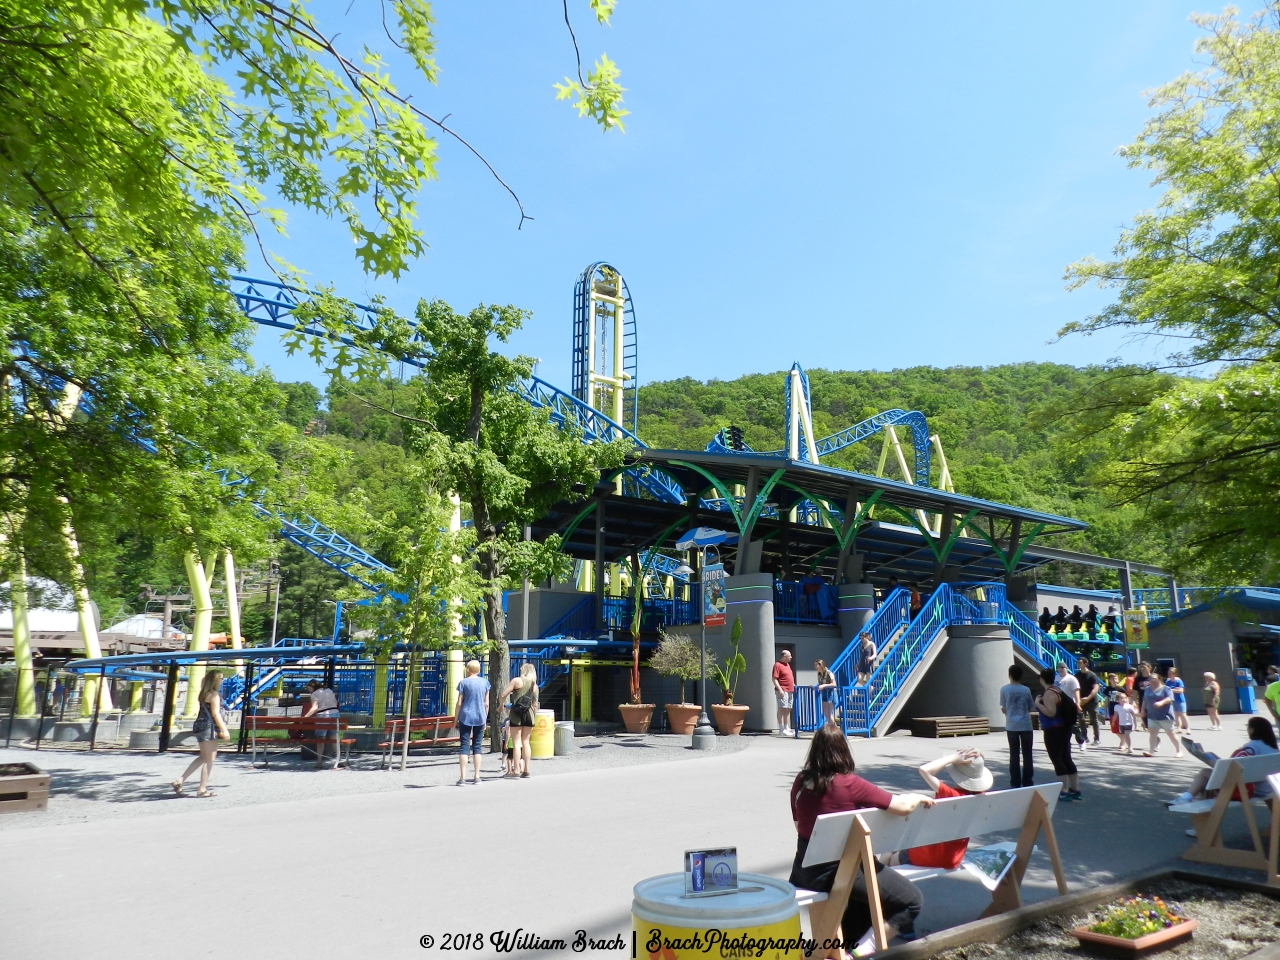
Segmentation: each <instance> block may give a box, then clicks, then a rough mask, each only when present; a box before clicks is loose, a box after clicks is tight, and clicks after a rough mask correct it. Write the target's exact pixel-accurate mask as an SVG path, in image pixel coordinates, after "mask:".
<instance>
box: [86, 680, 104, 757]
mask: <svg viewBox="0 0 1280 960" xmlns="http://www.w3.org/2000/svg"><path fill="white" fill-rule="evenodd" d="M106 682H107V665H106V663H103V664H102V669H101V670H99V671H98V689H97V690H95V691H94V693H93V722H92V723H91V724H89V752H90V753H92V752H93V749H94V747H95V746H96V745H97V742H98V708H99V707H101V706H102V691H103V684H105V683H106Z"/></svg>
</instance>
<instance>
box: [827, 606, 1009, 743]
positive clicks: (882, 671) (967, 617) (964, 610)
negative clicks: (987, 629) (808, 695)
mask: <svg viewBox="0 0 1280 960" xmlns="http://www.w3.org/2000/svg"><path fill="white" fill-rule="evenodd" d="M992 587H993V585H992V584H946V583H944V584H942V585H941V586H940V587H938V589H937V590H935V591H934V592H933V594H932V595H931V596H930V597H929V598H928V600H926V601H925V603H924V604H923V606H922V607H921V609H920V613H919V614H917V616H916V617H915V619H913V620H912V621H911V622H910V624H909V625H908V626H907V628H906V630H905V631H904V632H903V634H902V636H901V637H900V638H899V639H898V640H897V642H896V643H894V644H893V645H892V647H891V648H890V650H889V651H888V652H887V653H886V654H884V655H883V656H881V657H880V658H879V659H878V662H877V663H876V666H875V669H874V670H873V671H872V672H871V676H870V678H869V679H868V680H867V682H866V684H859V683H856V679H857V678H856V676H855V677H854V678H853V679H854V681H855V682H854V683H853V684H852V685H851V686H849V687H847V688H846V689H847V690H848V692H847V694H846V696H845V698H844V700H843V702H842V706H843V708H844V709H843V710H842V711H841V721H842V724H843V727H844V731H845V734H846V735H847V734H850V733H854V734H860V735H863V736H870V735H871V732H872V731H873V730H875V728H876V724H877V723H878V722H879V721H880V718H881V717H883V716H884V714H885V712H886V711H887V710H888V709H889V707H890V705H891V704H892V703H893V701H894V700H895V699H896V698H897V697H898V696H899V695H900V694H901V692H902V689H903V687H904V685H905V684H906V682H907V680H908V679H909V678H910V677H911V675H912V674H913V673H914V672H915V670H916V669H917V668H918V667H919V665H920V663H921V662H922V661H923V660H924V658H925V655H926V654H927V653H928V652H929V650H930V648H931V647H932V646H933V644H934V642H935V641H936V640H937V639H938V637H939V635H941V633H942V631H943V630H944V629H946V628H947V627H949V626H951V625H953V624H966V625H969V624H972V625H986V624H992V625H994V624H1000V623H1003V622H1004V620H1003V619H1002V616H1001V611H1000V602H999V600H998V599H997V598H996V597H995V596H993V595H992V593H991V590H992ZM1001 597H1003V595H1001ZM897 602H900V601H897ZM898 609H899V610H900V608H898ZM884 622H885V623H886V624H891V623H894V618H893V617H892V616H887V617H886V618H885V621H884ZM882 629H883V628H882ZM877 650H879V645H877ZM856 656H857V644H856V642H855V643H853V644H851V645H850V647H849V649H848V650H846V651H845V653H843V654H841V656H840V659H839V660H837V665H838V666H839V667H840V671H841V672H839V673H836V671H835V670H834V669H833V671H832V672H833V673H836V681H837V683H841V686H842V688H843V687H844V683H842V682H841V681H842V674H846V673H848V672H849V670H850V663H849V661H850V660H853V665H854V666H855V667H856V663H857V661H856Z"/></svg>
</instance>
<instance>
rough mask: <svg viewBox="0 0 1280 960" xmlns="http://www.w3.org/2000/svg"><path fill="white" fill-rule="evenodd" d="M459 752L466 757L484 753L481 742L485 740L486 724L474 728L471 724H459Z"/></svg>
mask: <svg viewBox="0 0 1280 960" xmlns="http://www.w3.org/2000/svg"><path fill="white" fill-rule="evenodd" d="M458 734H459V740H458V752H459V753H460V754H462V755H463V756H464V757H465V756H469V755H470V754H473V753H475V754H480V753H484V750H483V749H482V748H481V741H483V740H484V724H483V723H481V724H476V725H475V726H472V725H471V724H469V723H460V724H458Z"/></svg>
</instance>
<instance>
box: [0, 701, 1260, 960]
mask: <svg viewBox="0 0 1280 960" xmlns="http://www.w3.org/2000/svg"><path fill="white" fill-rule="evenodd" d="M1245 719H1246V718H1244V717H1229V718H1225V720H1226V726H1227V730H1226V731H1224V732H1223V733H1210V732H1207V731H1205V730H1203V729H1199V730H1196V731H1195V735H1196V737H1197V738H1198V739H1201V740H1202V741H1203V742H1204V743H1205V745H1206V747H1207V748H1209V749H1212V750H1216V751H1218V752H1219V753H1223V754H1225V753H1227V752H1229V751H1230V750H1231V749H1233V748H1234V747H1236V746H1238V745H1239V744H1240V743H1241V742H1243V740H1244V736H1243V729H1244V721H1245ZM1193 725H1194V726H1196V727H1199V728H1204V727H1205V726H1206V723H1205V720H1204V719H1203V718H1193ZM1103 737H1104V742H1106V743H1114V740H1115V738H1114V737H1111V736H1110V735H1109V734H1106V733H1104V735H1103ZM742 743H743V744H744V745H745V749H741V750H739V751H737V752H732V753H730V752H728V751H721V752H718V753H715V754H712V755H709V756H708V755H704V754H695V753H693V752H692V751H687V750H683V749H680V748H678V747H675V748H672V749H670V750H668V751H667V752H666V753H667V755H666V756H664V757H663V758H661V759H656V760H655V761H654V762H646V763H628V764H625V765H605V764H599V765H595V766H585V765H584V766H583V767H581V768H580V769H576V770H568V769H567V765H566V767H565V768H563V769H564V770H565V772H562V773H559V774H557V775H554V776H546V775H537V776H534V777H532V778H530V779H528V780H516V781H512V780H507V781H502V780H489V781H486V782H483V783H481V784H480V785H478V786H471V785H467V786H464V787H456V786H453V785H452V784H451V780H449V781H448V782H447V783H438V782H426V778H423V777H422V776H411V775H406V774H400V773H399V772H398V771H396V772H393V773H384V772H377V771H368V772H363V771H353V772H350V773H346V772H325V773H303V772H301V771H297V772H290V771H280V772H275V771H272V772H269V773H267V774H253V776H255V777H279V778H281V779H282V780H286V779H287V780H291V781H294V782H298V783H305V784H306V787H307V790H308V793H307V794H306V795H305V796H296V795H295V796H290V797H288V798H285V799H280V798H274V799H273V798H271V797H270V796H268V795H264V796H263V797H262V798H260V801H258V802H246V803H241V804H240V805H233V803H232V797H231V795H232V794H233V792H234V791H235V789H236V780H235V779H234V777H233V776H232V771H233V765H231V764H227V765H226V766H225V767H223V768H222V769H223V770H224V771H225V773H226V775H225V777H224V778H223V779H224V780H225V783H221V782H220V778H219V777H217V776H215V779H214V783H215V785H220V786H221V794H222V795H221V796H220V797H218V798H215V799H213V800H209V801H197V800H194V799H192V800H182V801H170V802H169V803H168V804H167V805H166V804H159V803H156V802H152V800H151V797H153V796H154V795H155V794H156V791H152V790H151V789H150V788H149V787H148V788H147V789H146V790H143V791H142V792H141V793H138V794H136V795H134V796H133V798H132V799H131V797H130V795H128V794H124V795H116V796H114V798H112V797H107V796H104V797H103V798H100V799H98V800H96V801H94V800H87V799H85V797H83V796H81V797H79V799H77V800H76V801H75V802H76V803H78V804H81V805H84V804H88V805H89V806H88V807H87V808H83V809H79V810H78V811H77V813H76V815H75V817H74V818H73V819H74V821H75V822H72V819H68V818H66V817H63V816H61V815H60V814H59V811H58V806H57V804H58V798H57V797H55V798H54V801H53V802H52V803H51V808H52V813H53V816H52V817H51V818H50V819H49V820H48V821H47V822H45V823H40V821H39V817H38V815H23V822H22V823H21V824H17V823H14V824H12V825H10V826H9V828H8V829H5V830H4V831H3V833H2V834H0V867H2V869H0V957H4V958H9V957H64V956H65V957H71V956H87V955H93V956H97V957H102V958H104V960H112V958H115V957H121V958H125V957H127V958H129V960H150V958H152V957H155V958H161V957H164V958H169V957H171V956H173V955H176V954H179V953H180V954H184V955H190V954H195V955H209V956H218V957H221V958H228V957H234V958H236V960H251V958H259V957H262V958H268V957H270V958H277V957H294V956H299V957H301V956H307V957H314V958H329V957H333V958H342V960H360V958H366V957H369V958H373V957H377V958H379V960H383V958H398V957H430V956H433V955H436V954H438V953H439V952H440V946H441V944H442V942H443V937H444V935H445V934H449V933H467V932H472V933H476V932H479V933H483V934H485V938H486V946H485V947H484V948H483V949H481V950H469V951H467V952H468V953H469V954H470V955H471V956H477V957H487V956H494V955H495V953H496V951H494V950H493V949H492V948H491V947H490V946H489V945H488V938H489V935H490V934H491V933H493V932H495V931H501V930H508V931H514V930H516V929H517V928H522V929H523V930H525V931H531V932H534V933H536V934H537V935H538V936H540V937H563V938H565V940H566V941H569V942H571V941H572V940H573V938H574V935H575V932H576V931H578V930H585V931H586V932H587V935H588V936H589V937H594V938H608V937H612V936H614V935H615V934H624V935H625V934H629V931H630V918H629V909H630V900H631V888H632V886H633V885H634V884H635V883H636V882H637V881H639V880H641V879H643V878H645V877H649V876H652V875H655V874H659V873H668V872H675V871H678V870H679V869H680V867H681V859H682V852H683V851H684V850H685V849H687V848H696V847H706V846H722V845H735V846H737V847H738V853H739V864H740V868H741V869H742V870H744V871H752V872H758V873H766V874H772V875H775V876H780V877H785V876H786V875H787V873H788V871H789V869H790V864H791V859H792V856H793V854H794V850H795V834H794V830H793V828H792V825H791V822H790V812H789V809H788V799H787V798H788V789H789V787H790V784H791V781H792V778H793V777H794V775H795V772H796V770H797V769H798V768H799V766H800V763H801V761H802V759H803V755H804V752H805V750H806V749H807V743H806V742H804V741H800V742H796V741H794V740H786V739H781V738H769V737H753V738H744V739H743V741H742ZM961 745H976V746H979V747H980V748H981V749H982V750H983V751H984V753H985V754H986V755H987V757H988V758H989V762H990V763H991V766H992V767H993V769H994V770H995V771H996V773H997V781H996V786H997V788H999V787H1003V786H1007V777H1006V776H1005V775H1004V771H1005V769H1006V768H1005V760H1006V757H1007V747H1006V745H1005V738H1004V736H1003V735H1002V734H996V735H991V736H987V737H978V738H962V739H960V740H943V741H934V740H917V739H913V738H910V737H888V738H884V739H881V740H875V741H855V742H854V755H855V758H856V761H857V763H858V769H859V772H860V773H861V774H862V775H864V776H866V777H868V779H871V780H872V781H874V782H877V783H880V784H882V785H884V786H886V787H888V788H890V789H894V790H914V789H919V786H920V781H919V777H918V775H917V774H916V772H915V767H916V766H917V765H919V764H920V763H922V762H924V761H925V760H928V759H932V758H933V757H936V756H938V755H939V754H940V753H942V752H945V751H948V750H950V749H952V748H954V747H958V746H961ZM617 749H618V750H623V749H631V750H633V751H639V750H642V749H643V748H642V747H632V748H624V747H618V748H617ZM1167 751H1168V744H1167V743H1166V744H1165V746H1164V747H1163V748H1162V752H1167ZM33 756H34V754H33V753H32V751H29V750H9V751H0V762H9V761H13V760H18V759H25V760H29V759H32V757H33ZM65 757H66V758H64V759H62V760H61V762H62V763H63V764H67V765H74V768H75V769H76V770H78V772H77V773H76V777H77V778H78V780H79V786H77V787H76V788H75V789H78V790H80V791H81V793H83V792H84V790H85V786H84V785H85V783H91V782H92V781H93V778H94V775H95V771H94V767H93V764H94V763H98V762H99V758H98V757H94V756H90V755H88V754H75V755H71V754H67V755H65ZM42 759H43V758H42ZM135 759H136V758H135ZM176 759H177V758H174V757H170V758H166V762H167V763H168V764H173V763H174V761H175V760H176ZM1036 760H1037V764H1038V765H1039V764H1041V763H1043V766H1042V767H1038V776H1037V780H1038V781H1039V782H1045V781H1046V779H1047V774H1048V762H1047V758H1046V757H1045V755H1044V753H1043V750H1042V749H1041V748H1039V746H1037V752H1036ZM118 761H119V758H118V757H116V758H111V757H105V758H102V759H101V761H100V762H101V767H102V773H103V776H104V777H105V776H106V775H107V769H108V767H109V765H110V764H111V763H116V762H118ZM493 762H494V760H493V758H490V763H493ZM555 762H556V761H547V763H548V764H554V763H555ZM1078 763H1079V766H1080V770H1081V775H1082V776H1081V782H1082V790H1083V792H1084V795H1085V801H1084V802H1083V803H1078V804H1060V805H1059V807H1058V810H1057V813H1056V814H1055V817H1054V822H1055V826H1056V829H1057V833H1058V838H1059V842H1060V844H1061V848H1062V855H1063V860H1064V864H1065V867H1066V871H1067V877H1068V881H1069V883H1070V885H1071V887H1072V888H1073V889H1081V888H1084V887H1086V886H1092V885H1097V884H1101V883H1105V882H1108V881H1111V880H1114V879H1119V878H1122V877H1125V876H1131V875H1134V874H1137V873H1141V872H1146V871H1147V870H1149V869H1152V868H1154V867H1155V866H1158V865H1160V864H1162V863H1167V862H1172V861H1173V860H1174V859H1175V858H1176V857H1177V855H1178V853H1180V852H1181V851H1182V850H1183V849H1184V848H1185V846H1186V845H1187V844H1188V843H1189V842H1191V841H1190V840H1189V839H1188V838H1187V837H1186V836H1184V834H1183V830H1184V829H1185V828H1186V827H1187V826H1188V824H1187V822H1186V820H1187V818H1185V817H1180V816H1177V815H1174V814H1170V813H1168V812H1166V810H1165V808H1164V805H1163V803H1162V802H1161V801H1162V800H1163V799H1165V798H1166V797H1168V796H1170V795H1172V794H1173V793H1176V792H1177V791H1178V790H1180V789H1182V787H1183V786H1184V785H1185V783H1186V782H1187V781H1188V780H1189V779H1190V778H1191V776H1192V775H1193V774H1194V773H1195V771H1196V770H1197V769H1198V768H1199V766H1200V765H1199V763H1198V761H1195V760H1194V759H1191V758H1189V757H1188V758H1185V759H1183V760H1174V759H1173V758H1172V757H1171V756H1164V757H1159V758H1157V759H1155V760H1148V759H1144V758H1141V757H1134V758H1129V757H1120V756H1117V755H1116V754H1115V753H1114V751H1113V750H1100V751H1096V752H1095V751H1091V752H1088V753H1085V754H1084V755H1083V756H1082V757H1080V758H1079V759H1078ZM50 766H54V765H53V764H50ZM69 769H70V767H69ZM139 769H147V768H144V767H139ZM152 769H153V770H154V772H155V773H157V774H158V773H160V770H159V769H158V768H152ZM454 769H456V768H454ZM548 769H549V768H548ZM166 772H167V768H166ZM242 776H247V774H245V775H242ZM55 777H57V775H56V774H55ZM342 778H347V779H348V783H347V784H343V781H342ZM360 778H381V779H380V780H379V781H378V783H377V789H376V791H362V790H359V789H354V788H352V787H351V786H350V783H351V782H354V781H357V780H359V779H360ZM241 782H244V781H243V780H242V781H241ZM388 785H390V786H388ZM59 789H60V787H59V783H58V779H55V793H56V792H57V791H58V790H59ZM131 789H133V788H131ZM291 790H292V788H291ZM158 792H159V794H160V795H163V790H160V791H158ZM326 793H329V795H325V794H326ZM93 803H97V804H98V810H99V814H98V815H95V813H94V809H93V806H92V804H93ZM165 806H167V807H168V809H169V810H172V811H173V812H167V810H157V809H156V808H157V807H165ZM108 808H111V809H108ZM131 811H134V812H137V813H139V814H141V813H143V812H145V813H146V814H147V815H131V813H130V812H131ZM1241 832H1243V831H1241ZM922 889H923V891H924V894H925V898H926V906H925V910H924V914H923V915H922V918H921V927H922V932H928V931H930V930H935V929H941V928H944V927H947V926H951V925H954V924H956V923H960V922H963V921H966V920H970V919H973V918H975V917H976V916H977V915H978V913H980V912H981V910H982V909H983V907H984V906H985V904H986V902H987V895H986V892H985V890H984V889H983V888H982V887H981V885H980V884H979V883H978V882H977V880H976V879H972V878H968V877H965V876H961V875H958V874H957V875H952V876H948V877H942V878H937V879H933V880H928V881H925V882H924V884H923V885H922ZM1023 892H1024V896H1025V898H1026V899H1027V900H1029V901H1032V900H1037V899H1044V898H1047V897H1050V896H1053V895H1054V886H1053V879H1052V874H1051V872H1050V870H1049V866H1048V861H1047V860H1046V859H1045V858H1044V857H1043V855H1037V856H1036V857H1035V858H1033V861H1032V865H1031V867H1030V869H1029V871H1028V874H1027V879H1026V883H1025V884H1024V887H1023ZM423 936H431V937H434V938H435V939H434V946H433V947H432V948H431V949H427V950H424V949H423V948H422V946H421V945H420V938H422V937H423ZM525 955H526V956H552V955H555V954H554V953H547V952H540V953H528V954H525ZM564 955H566V956H579V955H584V954H574V953H572V952H568V951H566V953H565V954H564ZM585 955H597V956H615V957H622V956H624V955H627V954H624V953H623V952H617V951H598V952H595V953H593V952H592V951H590V950H588V951H586V953H585Z"/></svg>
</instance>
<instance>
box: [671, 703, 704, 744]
mask: <svg viewBox="0 0 1280 960" xmlns="http://www.w3.org/2000/svg"><path fill="white" fill-rule="evenodd" d="M701 715H702V708H701V707H700V706H698V705H697V704H696V703H668V704H667V723H668V724H670V726H671V732H672V733H683V734H685V735H686V736H687V735H689V734H692V733H693V731H694V728H695V727H697V725H698V717H699V716H701Z"/></svg>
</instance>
